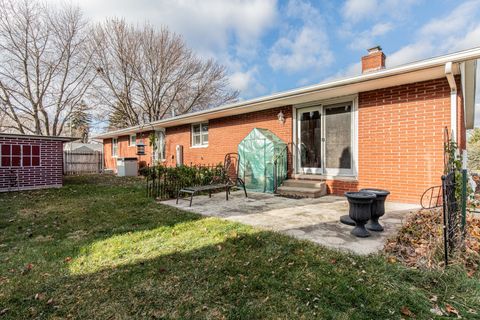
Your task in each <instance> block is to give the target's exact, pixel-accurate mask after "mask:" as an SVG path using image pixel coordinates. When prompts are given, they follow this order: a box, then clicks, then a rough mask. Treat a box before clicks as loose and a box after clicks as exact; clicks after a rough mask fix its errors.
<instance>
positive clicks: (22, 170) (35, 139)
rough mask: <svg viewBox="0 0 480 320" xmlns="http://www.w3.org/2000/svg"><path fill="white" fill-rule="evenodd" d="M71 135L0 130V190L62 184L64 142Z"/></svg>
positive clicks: (54, 186)
mask: <svg viewBox="0 0 480 320" xmlns="http://www.w3.org/2000/svg"><path fill="white" fill-rule="evenodd" d="M71 140H72V139H71V138H65V137H49V136H34V135H20V134H5V133H0V192H5V191H16V190H31V189H44V188H58V187H61V186H62V185H63V143H64V142H68V141H71Z"/></svg>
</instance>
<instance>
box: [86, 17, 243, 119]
mask: <svg viewBox="0 0 480 320" xmlns="http://www.w3.org/2000/svg"><path fill="white" fill-rule="evenodd" d="M92 52H93V53H94V57H95V59H94V60H95V63H96V68H97V71H98V78H97V80H98V81H96V83H95V85H94V88H95V96H96V98H97V99H98V100H97V101H98V103H99V104H101V105H103V106H106V110H107V112H108V114H109V115H112V114H114V115H115V117H114V118H115V119H121V120H122V121H119V123H122V124H123V125H138V124H140V123H144V122H150V121H155V120H160V119H163V118H165V117H170V116H171V114H172V113H175V114H183V113H187V112H191V111H196V110H202V109H206V108H210V107H214V106H218V105H221V104H224V103H227V102H232V101H234V100H235V99H236V98H237V96H238V92H236V91H232V90H230V89H229V87H228V82H227V77H226V73H225V68H224V67H223V66H221V65H219V64H218V63H216V62H214V61H212V60H207V61H204V60H202V59H200V58H198V57H197V56H195V55H194V54H193V52H192V51H191V50H190V49H189V48H187V46H186V45H185V42H184V41H183V39H182V38H181V37H180V36H179V35H177V34H175V33H172V32H170V31H169V30H168V29H167V28H165V27H164V28H162V29H161V30H159V31H157V30H156V29H154V28H153V27H151V26H150V25H145V26H144V27H142V28H139V27H135V26H132V25H129V24H127V23H126V22H125V21H123V20H118V19H113V20H108V21H106V22H105V23H102V24H99V25H97V26H96V27H95V29H94V32H93V40H92Z"/></svg>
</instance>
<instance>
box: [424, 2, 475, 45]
mask: <svg viewBox="0 0 480 320" xmlns="http://www.w3.org/2000/svg"><path fill="white" fill-rule="evenodd" d="M479 7H480V1H469V2H465V3H463V4H461V5H459V6H458V7H457V8H455V10H453V11H452V13H450V14H449V15H447V16H445V17H441V18H436V19H434V20H432V21H430V22H429V23H427V24H426V25H424V26H423V27H422V28H421V30H420V33H421V34H422V35H423V36H427V37H432V36H442V37H443V36H449V35H451V34H452V33H458V32H459V31H464V30H466V29H465V28H466V27H467V26H468V25H469V23H470V22H471V20H472V18H474V17H475V13H476V12H477V10H478V8H479Z"/></svg>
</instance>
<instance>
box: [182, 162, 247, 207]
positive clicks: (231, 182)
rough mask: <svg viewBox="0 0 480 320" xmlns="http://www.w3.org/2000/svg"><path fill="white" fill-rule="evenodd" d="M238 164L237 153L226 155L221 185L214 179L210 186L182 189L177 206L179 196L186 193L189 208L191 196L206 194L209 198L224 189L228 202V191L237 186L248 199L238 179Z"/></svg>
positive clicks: (243, 185)
mask: <svg viewBox="0 0 480 320" xmlns="http://www.w3.org/2000/svg"><path fill="white" fill-rule="evenodd" d="M239 163H240V156H239V155H238V153H227V154H226V155H225V160H224V163H223V170H224V174H225V179H224V181H223V182H221V183H218V178H219V177H214V179H213V181H212V183H211V184H208V185H204V186H192V187H186V188H182V189H180V190H178V192H177V204H178V200H179V199H180V195H181V194H185V193H186V194H189V195H190V196H189V197H190V207H191V206H192V202H193V196H194V195H195V194H196V193H199V192H208V197H209V198H211V197H212V193H213V192H214V191H216V190H219V189H225V200H227V201H228V195H229V194H230V189H231V188H232V187H235V186H237V185H239V184H240V185H241V186H242V187H243V192H244V193H245V197H248V196H247V189H246V188H245V183H244V182H243V180H242V179H240V178H239V177H238V166H239ZM215 180H217V181H215Z"/></svg>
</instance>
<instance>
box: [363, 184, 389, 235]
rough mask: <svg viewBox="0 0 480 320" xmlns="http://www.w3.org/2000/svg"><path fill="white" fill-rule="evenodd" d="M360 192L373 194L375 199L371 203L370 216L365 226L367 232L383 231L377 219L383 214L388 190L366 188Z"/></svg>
mask: <svg viewBox="0 0 480 320" xmlns="http://www.w3.org/2000/svg"><path fill="white" fill-rule="evenodd" d="M360 192H369V193H373V194H375V195H376V196H377V197H376V198H375V201H373V203H372V216H371V217H370V220H369V221H368V223H367V225H366V226H365V227H366V228H367V229H368V230H371V231H383V226H382V225H381V224H380V223H378V219H380V217H382V216H383V215H384V214H385V199H387V196H388V195H389V194H390V191H388V190H381V189H375V188H366V189H362V190H360Z"/></svg>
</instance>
